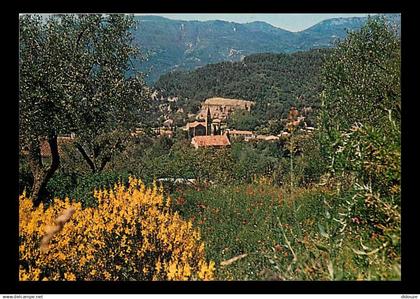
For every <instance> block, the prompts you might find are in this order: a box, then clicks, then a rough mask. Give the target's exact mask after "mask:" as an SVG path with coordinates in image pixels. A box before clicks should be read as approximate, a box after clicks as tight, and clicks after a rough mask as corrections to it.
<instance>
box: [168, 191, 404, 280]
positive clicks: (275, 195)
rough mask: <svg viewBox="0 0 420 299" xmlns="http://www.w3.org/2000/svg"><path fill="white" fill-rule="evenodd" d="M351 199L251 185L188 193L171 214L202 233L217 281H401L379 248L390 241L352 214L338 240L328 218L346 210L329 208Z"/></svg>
mask: <svg viewBox="0 0 420 299" xmlns="http://www.w3.org/2000/svg"><path fill="white" fill-rule="evenodd" d="M351 196H352V195H351V194H343V196H342V197H339V198H338V197H337V196H336V194H334V192H331V190H328V189H325V188H319V187H318V188H310V189H309V188H305V189H303V188H298V187H297V188H296V189H295V192H294V194H293V196H292V197H291V196H290V193H289V191H288V190H287V189H285V188H279V187H274V186H272V185H269V184H267V183H253V184H243V185H240V186H215V187H212V188H209V189H206V190H201V192H197V190H195V189H187V190H183V191H177V192H175V193H174V194H173V196H172V197H173V198H174V204H175V206H174V208H175V209H176V210H177V211H179V213H180V214H181V215H182V216H183V217H185V218H188V219H191V220H193V221H194V224H195V225H197V226H199V227H200V229H201V232H202V237H203V239H204V240H205V241H206V246H207V247H206V254H207V257H208V258H211V259H212V260H214V261H215V262H216V269H217V278H218V279H220V280H356V279H363V280H395V279H400V271H399V263H400V259H399V257H397V256H395V252H394V251H393V250H392V246H390V244H391V243H390V242H391V241H389V242H388V245H386V246H385V247H384V248H382V247H381V246H382V245H383V243H384V242H387V240H391V237H392V235H391V234H390V236H389V237H387V238H389V239H382V238H380V237H378V236H377V235H375V234H374V233H372V231H371V230H370V229H368V228H367V227H366V226H363V225H360V224H358V223H357V222H356V220H354V221H352V220H351V219H352V218H354V216H355V215H354V214H351V217H350V218H349V219H348V222H346V223H347V225H348V226H350V227H351V233H346V234H342V233H341V229H342V223H339V222H337V221H336V220H334V219H338V218H339V217H340V215H339V214H338V213H339V212H340V213H342V212H344V211H337V210H336V209H335V207H336V206H337V205H338V204H339V203H340V202H341V201H343V200H348V199H349V197H351ZM352 212H353V211H352ZM354 219H357V218H354ZM365 236H369V238H365ZM360 237H363V238H364V241H363V242H361V238H360ZM393 237H394V240H395V241H396V242H398V239H396V236H395V235H394V236H393ZM378 248H380V249H379V250H377V249H378ZM242 254H246V256H245V257H243V258H241V259H239V260H237V261H235V262H233V263H232V264H230V265H226V266H223V265H221V263H222V262H223V261H226V260H229V259H231V258H233V257H237V256H240V255H242ZM367 254H368V255H367Z"/></svg>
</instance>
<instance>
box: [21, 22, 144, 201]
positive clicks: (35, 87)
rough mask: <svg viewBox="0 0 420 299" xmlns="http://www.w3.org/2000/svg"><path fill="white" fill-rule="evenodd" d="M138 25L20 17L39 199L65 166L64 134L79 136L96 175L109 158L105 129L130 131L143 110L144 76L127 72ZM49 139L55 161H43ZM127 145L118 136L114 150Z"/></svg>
mask: <svg viewBox="0 0 420 299" xmlns="http://www.w3.org/2000/svg"><path fill="white" fill-rule="evenodd" d="M133 24H134V23H133V19H132V17H129V16H125V15H99V14H96V15H95V14H92V15H53V16H50V17H47V18H45V17H41V16H39V15H22V16H21V17H20V18H19V33H20V35H19V141H20V147H21V149H25V150H26V151H27V152H28V157H29V164H30V167H31V172H32V174H33V176H34V183H33V186H32V194H31V197H32V198H33V199H34V200H35V201H36V202H39V201H40V195H41V193H42V191H43V190H44V188H45V186H46V184H47V182H48V180H49V179H50V178H51V176H52V175H53V173H54V172H55V171H56V170H57V168H58V166H59V164H60V157H59V151H58V145H57V136H58V134H68V133H70V132H73V133H76V135H77V140H76V146H77V148H78V149H79V150H80V152H81V153H82V155H83V157H84V158H85V159H86V161H87V162H88V164H89V166H90V167H91V169H92V171H94V172H95V171H98V170H100V169H102V168H103V167H104V165H105V164H106V163H107V162H106V161H109V159H110V155H109V153H108V154H104V153H103V149H104V147H103V146H101V145H100V143H101V142H102V141H103V136H104V134H105V135H106V134H109V133H110V132H121V131H127V130H128V129H130V128H132V125H133V124H134V122H137V121H138V120H137V119H138V117H139V114H140V113H141V112H142V111H144V109H145V101H144V99H145V97H146V96H147V95H148V90H147V89H146V88H145V84H144V83H143V80H142V78H140V77H132V78H127V76H126V72H127V70H128V69H129V67H130V65H129V61H130V59H131V58H134V57H136V55H137V54H138V51H137V50H136V48H135V47H134V46H133V45H132V44H131V42H132V38H131V33H130V31H129V29H130V27H131V26H133ZM43 138H46V139H47V141H48V144H49V146H50V149H51V156H52V158H51V162H50V163H49V165H45V163H44V162H43V160H42V158H41V153H40V141H41V139H43ZM97 138H99V139H101V138H102V140H101V142H99V143H98V139H97ZM121 142H122V141H121V139H118V138H117V141H116V142H115V143H114V144H113V145H114V148H118V145H119V143H121ZM102 144H105V145H106V146H105V147H106V148H108V147H109V144H107V143H106V142H105V143H104V142H102Z"/></svg>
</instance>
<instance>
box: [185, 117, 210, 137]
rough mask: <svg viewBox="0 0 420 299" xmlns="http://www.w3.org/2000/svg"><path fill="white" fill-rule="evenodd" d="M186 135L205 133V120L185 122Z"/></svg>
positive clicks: (192, 135)
mask: <svg viewBox="0 0 420 299" xmlns="http://www.w3.org/2000/svg"><path fill="white" fill-rule="evenodd" d="M187 130H188V137H189V138H193V137H194V136H205V135H206V134H207V126H206V123H205V122H198V121H194V122H192V123H188V124H187Z"/></svg>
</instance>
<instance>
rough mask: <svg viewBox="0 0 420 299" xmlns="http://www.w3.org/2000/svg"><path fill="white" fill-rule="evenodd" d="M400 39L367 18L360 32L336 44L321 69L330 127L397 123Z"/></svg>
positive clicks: (381, 25)
mask: <svg viewBox="0 0 420 299" xmlns="http://www.w3.org/2000/svg"><path fill="white" fill-rule="evenodd" d="M400 64H401V50H400V40H399V38H398V36H397V33H396V32H393V31H391V29H390V28H389V27H387V23H386V21H385V19H378V18H375V19H369V20H368V22H367V24H366V26H364V27H363V28H362V29H361V30H360V31H357V32H352V33H349V35H348V37H347V38H346V39H345V40H344V41H342V42H340V43H338V45H337V47H336V48H335V49H334V50H333V51H332V54H331V55H330V57H329V59H328V60H327V61H326V63H325V66H324V69H323V78H324V83H323V85H324V91H323V92H324V96H325V99H324V106H325V107H324V108H325V110H326V111H327V112H326V113H327V114H328V125H329V126H330V127H331V128H339V129H343V130H346V129H350V127H351V126H352V125H353V124H354V123H356V122H361V123H363V124H369V125H371V126H376V127H378V126H382V125H383V124H385V125H386V126H387V127H389V122H388V114H389V113H391V117H392V118H393V119H394V120H395V121H397V124H399V120H400V113H401V112H400V108H401V90H400V77H401V71H400Z"/></svg>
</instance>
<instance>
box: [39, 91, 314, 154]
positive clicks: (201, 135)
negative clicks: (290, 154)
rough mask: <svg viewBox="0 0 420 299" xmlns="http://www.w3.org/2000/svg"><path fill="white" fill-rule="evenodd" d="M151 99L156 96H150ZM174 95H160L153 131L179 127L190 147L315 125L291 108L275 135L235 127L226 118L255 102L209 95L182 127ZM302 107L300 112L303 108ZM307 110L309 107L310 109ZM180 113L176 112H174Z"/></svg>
mask: <svg viewBox="0 0 420 299" xmlns="http://www.w3.org/2000/svg"><path fill="white" fill-rule="evenodd" d="M152 99H155V98H153V97H152ZM177 100H178V98H177V97H168V98H166V99H164V98H163V97H162V98H160V99H159V101H160V102H161V103H162V102H163V103H164V104H160V105H159V108H160V112H161V113H162V116H163V118H164V120H163V121H161V126H158V127H154V128H152V132H154V135H155V136H156V137H157V138H160V137H168V138H173V137H174V135H175V134H176V132H177V131H179V130H181V131H182V132H183V134H184V136H187V138H188V139H189V140H190V144H191V146H192V147H194V148H196V149H198V148H223V147H229V146H230V145H231V143H232V142H242V141H243V142H275V141H278V140H280V139H284V138H287V137H288V136H290V132H289V131H290V130H289V126H288V125H287V124H289V125H292V126H293V127H295V128H299V131H300V132H303V133H311V132H313V130H314V127H311V126H308V125H307V123H306V122H305V116H302V115H300V113H299V111H298V110H297V109H296V107H291V109H290V111H291V115H293V116H294V117H293V120H292V121H291V122H290V120H288V119H282V120H281V121H282V122H283V123H284V128H285V129H284V130H282V131H281V132H280V133H279V134H277V135H269V134H257V133H256V132H255V131H250V130H238V129H236V128H231V127H229V125H228V120H229V118H230V117H231V116H232V114H233V113H234V112H235V111H241V110H243V111H248V112H251V110H252V108H253V106H254V105H255V102H254V101H249V100H242V99H230V98H222V97H212V98H208V99H205V100H204V101H203V102H202V103H201V107H200V109H199V111H198V113H196V114H189V115H188V116H189V118H190V119H194V121H189V122H187V123H186V124H185V125H184V126H180V127H178V126H176V125H175V122H174V120H173V119H172V118H171V114H168V113H167V111H170V109H168V108H169V105H168V103H171V102H176V101H177ZM305 109H308V108H304V109H303V111H306V110H305ZM309 109H310V108H309ZM177 112H179V111H177ZM142 135H144V129H142V128H136V129H134V130H133V131H132V132H131V136H132V137H138V136H142ZM75 137H76V135H75V134H74V133H71V134H67V135H60V136H59V137H58V139H57V141H58V148H59V150H61V145H63V144H65V143H71V142H72V141H73V140H74V139H75ZM50 155H51V153H50V148H49V145H48V142H47V140H42V141H41V156H43V157H49V156H50Z"/></svg>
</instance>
